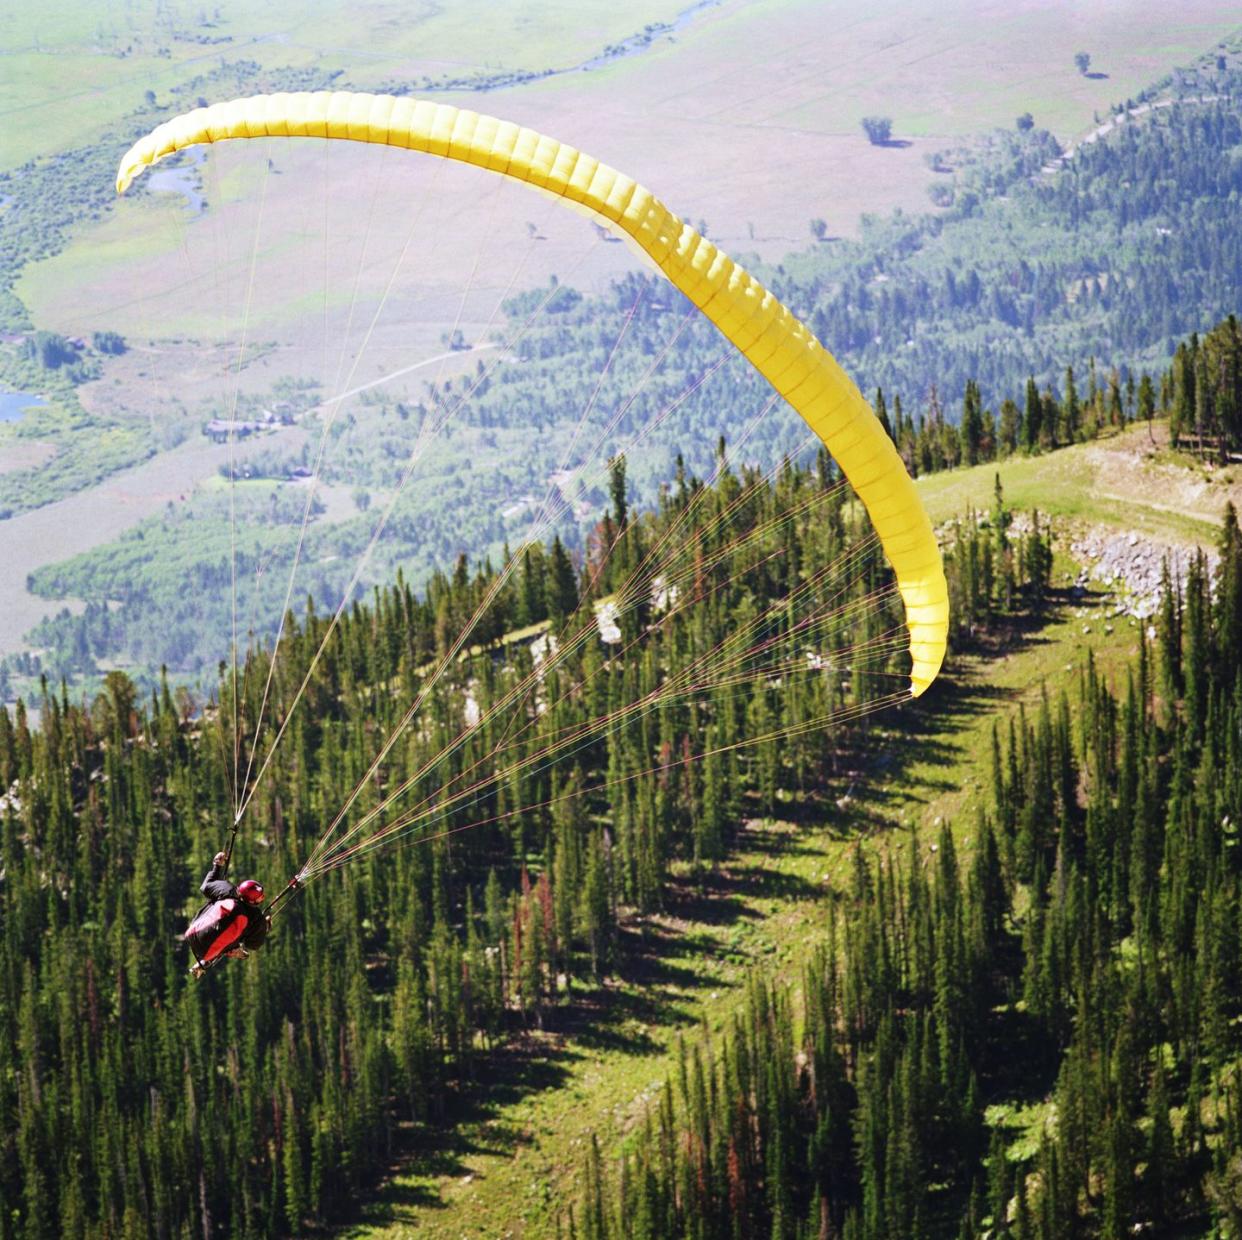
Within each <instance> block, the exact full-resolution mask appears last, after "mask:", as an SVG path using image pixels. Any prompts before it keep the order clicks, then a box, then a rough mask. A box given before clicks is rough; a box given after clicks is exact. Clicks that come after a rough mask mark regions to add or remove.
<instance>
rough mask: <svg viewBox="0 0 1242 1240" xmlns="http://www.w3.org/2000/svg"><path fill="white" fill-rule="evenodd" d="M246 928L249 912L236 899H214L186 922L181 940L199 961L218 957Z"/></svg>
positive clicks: (248, 921)
mask: <svg viewBox="0 0 1242 1240" xmlns="http://www.w3.org/2000/svg"><path fill="white" fill-rule="evenodd" d="M249 929H250V913H249V911H248V910H247V908H246V906H245V905H244V904H242V903H241V902H240V901H239V900H234V899H232V898H230V899H227V900H216V901H215V902H214V903H212V904H209V905H208V906H207V907H206V908H205V909H203V911H202V912H201V913H199V915H198V916H197V917H195V919H194V920H193V921H192V922H190V925H189V928H188V929H187V930H186V932H185V941H186V942H187V943H189V945H190V950H191V951H192V952H193V953H194V958H195V959H196V960H197V961H198V962H199V964H211V963H212V962H213V961H215V960H218V959H219V958H220V957H221V956H222V955H223V954H224V953H225V952H226V951H228V950H229V948H230V947H232V946H234V945H235V944H236V943H237V941H238V939H240V938H241V937H242V935H243V934H245V933H246V931H247V930H249Z"/></svg>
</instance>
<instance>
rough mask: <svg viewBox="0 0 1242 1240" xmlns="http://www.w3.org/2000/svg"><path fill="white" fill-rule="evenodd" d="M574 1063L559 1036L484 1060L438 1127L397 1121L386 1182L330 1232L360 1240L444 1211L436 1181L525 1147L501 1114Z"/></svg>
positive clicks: (521, 1042)
mask: <svg viewBox="0 0 1242 1240" xmlns="http://www.w3.org/2000/svg"><path fill="white" fill-rule="evenodd" d="M483 1058H484V1057H482V1056H481V1057H480V1062H482V1061H483ZM581 1058H582V1055H581V1053H580V1052H579V1051H576V1050H574V1049H573V1048H572V1047H568V1046H566V1045H565V1043H564V1039H563V1038H560V1037H555V1036H544V1035H541V1034H539V1033H538V1032H531V1033H530V1034H527V1035H525V1036H522V1037H519V1038H517V1039H516V1040H515V1041H514V1042H512V1043H511V1044H509V1045H508V1046H506V1049H505V1053H504V1054H503V1055H496V1056H491V1057H490V1058H487V1059H486V1077H485V1079H484V1078H483V1074H482V1073H480V1074H479V1075H478V1077H476V1079H475V1080H473V1081H470V1080H467V1081H465V1082H463V1083H462V1086H461V1088H460V1090H459V1091H458V1092H457V1093H456V1095H455V1097H454V1098H453V1101H452V1104H451V1106H450V1108H449V1110H450V1112H451V1114H449V1115H447V1116H446V1119H445V1120H444V1121H443V1122H430V1123H414V1122H411V1121H409V1120H405V1121H402V1122H399V1123H398V1126H397V1133H396V1144H397V1145H398V1146H399V1153H398V1155H397V1157H396V1159H395V1160H394V1162H393V1163H392V1164H391V1165H390V1166H389V1168H388V1170H387V1176H388V1182H387V1184H386V1185H385V1186H384V1188H383V1191H382V1192H381V1193H378V1194H375V1195H373V1196H372V1198H371V1200H370V1201H369V1202H368V1204H367V1206H366V1208H365V1209H364V1210H363V1211H362V1212H361V1213H360V1216H359V1217H358V1218H356V1219H355V1220H354V1221H353V1222H352V1223H351V1224H349V1225H348V1226H346V1227H344V1228H342V1229H340V1230H339V1231H338V1232H337V1233H336V1234H338V1235H339V1236H341V1237H343V1238H345V1240H361V1237H364V1236H367V1235H369V1234H370V1229H371V1228H372V1227H374V1226H376V1225H391V1224H394V1223H410V1224H416V1223H417V1222H418V1214H419V1212H420V1211H423V1210H441V1209H444V1208H445V1205H446V1203H445V1202H444V1200H443V1199H442V1197H441V1195H440V1191H439V1187H438V1182H439V1181H442V1180H446V1179H460V1178H462V1177H464V1176H467V1175H471V1176H475V1177H478V1178H482V1177H481V1173H480V1172H479V1171H478V1170H477V1169H476V1168H474V1167H472V1166H471V1165H470V1164H469V1163H468V1162H467V1161H466V1160H467V1159H469V1158H470V1157H471V1156H478V1155H484V1156H488V1155H490V1156H493V1157H505V1156H510V1155H512V1154H514V1153H516V1152H517V1150H518V1149H519V1148H520V1147H521V1146H522V1145H525V1144H529V1143H530V1141H531V1139H532V1137H531V1134H530V1133H529V1132H527V1131H524V1130H522V1129H520V1128H517V1127H516V1126H514V1125H512V1124H506V1123H502V1122H501V1121H500V1120H499V1118H498V1116H499V1115H500V1114H501V1113H502V1112H503V1111H504V1110H505V1108H507V1107H510V1106H513V1105H514V1103H516V1102H518V1101H520V1100H521V1099H522V1098H524V1097H526V1096H528V1095H529V1094H531V1093H536V1092H539V1091H541V1090H545V1089H556V1088H558V1087H559V1086H562V1085H564V1084H565V1082H566V1080H567V1078H568V1076H569V1069H570V1066H571V1065H572V1064H573V1062H574V1061H576V1060H578V1059H581ZM422 1181H425V1182H422Z"/></svg>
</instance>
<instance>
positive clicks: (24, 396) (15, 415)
mask: <svg viewBox="0 0 1242 1240" xmlns="http://www.w3.org/2000/svg"><path fill="white" fill-rule="evenodd" d="M46 404H47V401H45V400H44V399H43V397H42V396H35V395H34V394H33V393H31V392H5V391H3V390H0V422H20V421H21V420H22V418H23V417H24V416H25V413H26V410H27V409H29V408H30V406H31V405H46Z"/></svg>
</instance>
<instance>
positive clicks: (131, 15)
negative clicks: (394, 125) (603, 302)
mask: <svg viewBox="0 0 1242 1240" xmlns="http://www.w3.org/2000/svg"><path fill="white" fill-rule="evenodd" d="M682 7H684V4H683V3H679V2H678V0H631V2H630V3H627V4H625V5H617V4H608V3H602V2H601V0H586V2H585V3H580V2H577V0H521V2H520V3H507V4H505V3H502V4H495V3H490V2H489V0H452V3H450V4H434V3H430V2H427V0H422V2H420V3H416V4H410V5H394V4H385V3H374V2H371V3H362V4H345V3H342V0H269V2H268V3H265V4H263V5H261V6H260V5H256V4H253V3H249V2H248V0H221V2H220V3H212V4H210V5H198V4H189V3H184V2H177V0H173V2H172V3H164V2H163V0H135V2H134V3H127V4H125V5H120V4H108V5H102V4H100V3H98V0H67V2H66V3H62V4H57V5H54V6H51V7H50V8H47V7H43V8H40V7H38V6H34V5H7V6H5V10H4V11H3V13H0V55H2V56H3V58H4V59H3V66H4V68H3V72H0V168H3V167H12V166H15V165H17V164H20V163H22V162H24V161H25V160H27V159H30V158H31V157H33V156H37V155H43V154H47V153H49V152H52V151H56V150H59V149H62V148H65V147H70V146H73V145H76V144H77V143H79V142H80V141H82V140H83V137H89V136H90V135H91V133H92V132H93V131H94V130H95V129H96V128H97V127H98V126H99V125H100V124H101V123H102V122H104V121H107V120H111V119H113V118H115V117H118V116H121V115H124V114H126V113H128V112H130V111H133V110H134V109H136V108H139V107H141V106H142V102H143V95H144V92H146V91H147V90H154V91H155V92H156V94H157V96H159V97H160V98H164V97H165V96H166V92H167V91H168V89H169V88H170V87H173V86H176V85H179V84H180V83H182V82H184V81H187V80H188V79H190V78H192V77H194V76H195V75H197V74H204V73H209V72H210V71H211V70H212V69H213V68H214V67H215V66H216V65H218V64H219V63H220V61H221V59H229V60H238V59H243V58H244V59H248V60H254V61H257V62H258V63H259V64H261V65H262V66H263V67H264V68H269V69H272V68H282V67H285V66H289V67H294V68H306V67H315V66H319V67H323V66H327V67H329V68H331V69H345V70H346V71H347V72H350V73H353V74H357V75H359V76H360V77H370V78H376V79H378V78H381V77H388V76H393V77H399V76H405V77H417V78H420V79H421V78H424V77H434V78H438V77H443V76H450V77H458V76H461V75H464V74H471V73H476V72H494V71H498V70H541V69H545V68H553V67H560V66H568V65H573V64H577V63H579V62H581V61H582V60H584V59H587V58H589V57H591V56H593V55H596V54H597V53H598V52H600V51H601V50H602V49H603V48H604V47H605V46H607V45H608V44H609V43H613V42H617V41H619V40H621V39H624V38H625V37H626V36H628V35H630V34H632V33H633V32H634V31H636V30H641V29H642V27H643V26H645V25H647V24H648V23H650V22H658V21H667V20H669V19H670V18H671V17H674V16H675V15H676V13H677V12H678V11H679V10H680V9H681V8H682ZM204 18H206V19H207V20H206V21H204V20H203V19H204Z"/></svg>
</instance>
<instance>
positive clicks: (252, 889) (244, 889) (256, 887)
mask: <svg viewBox="0 0 1242 1240" xmlns="http://www.w3.org/2000/svg"><path fill="white" fill-rule="evenodd" d="M237 894H238V895H239V896H241V898H242V899H243V900H245V901H246V903H247V904H262V903H263V884H262V883H256V882H255V881H254V879H253V878H248V879H246V880H245V882H241V883H238V884H237Z"/></svg>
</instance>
